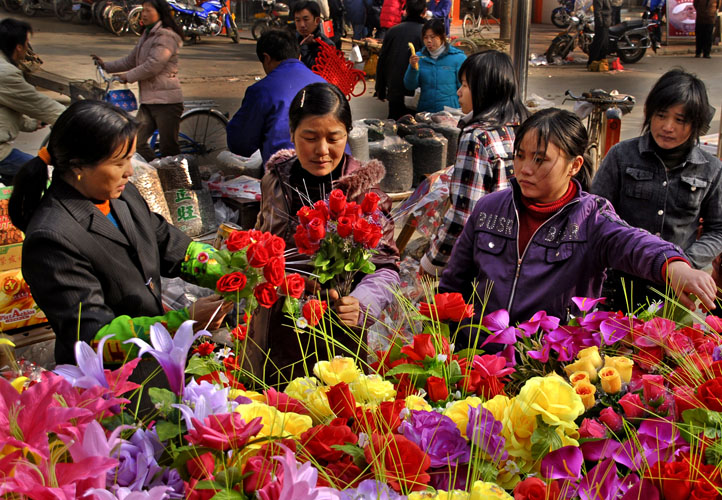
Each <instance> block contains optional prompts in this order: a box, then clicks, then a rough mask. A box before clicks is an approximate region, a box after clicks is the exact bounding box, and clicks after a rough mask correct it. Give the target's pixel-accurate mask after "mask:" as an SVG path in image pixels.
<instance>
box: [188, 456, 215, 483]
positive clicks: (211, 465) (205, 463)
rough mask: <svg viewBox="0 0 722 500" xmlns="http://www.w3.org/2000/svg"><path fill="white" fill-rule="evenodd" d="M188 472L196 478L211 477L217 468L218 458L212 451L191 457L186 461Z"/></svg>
mask: <svg viewBox="0 0 722 500" xmlns="http://www.w3.org/2000/svg"><path fill="white" fill-rule="evenodd" d="M186 468H187V469H188V474H189V475H190V476H191V477H192V478H194V479H200V480H204V479H211V478H212V477H213V471H214V470H215V468H216V459H215V458H214V457H213V453H211V452H210V451H208V452H206V453H204V454H202V455H199V456H197V457H193V458H191V459H190V460H189V461H187V462H186Z"/></svg>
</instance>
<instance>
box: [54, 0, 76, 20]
mask: <svg viewBox="0 0 722 500" xmlns="http://www.w3.org/2000/svg"><path fill="white" fill-rule="evenodd" d="M53 10H54V11H55V15H56V16H57V18H58V19H60V20H61V21H65V22H68V21H72V19H73V14H74V13H73V0H53Z"/></svg>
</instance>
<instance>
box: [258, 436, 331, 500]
mask: <svg viewBox="0 0 722 500" xmlns="http://www.w3.org/2000/svg"><path fill="white" fill-rule="evenodd" d="M278 446H280V447H281V448H282V449H283V451H284V454H283V456H274V457H273V458H274V459H275V460H276V461H278V463H280V464H281V468H282V469H283V473H282V474H283V480H282V481H279V482H280V483H282V484H281V488H280V491H279V492H278V496H275V497H274V498H279V499H280V498H283V499H286V498H288V499H291V498H292V499H293V500H341V494H340V493H339V492H338V491H336V490H334V489H333V488H327V487H317V486H316V481H317V479H318V471H317V470H316V469H315V468H314V467H313V466H312V465H311V462H306V463H304V464H303V465H300V464H299V463H298V462H297V461H296V456H295V455H294V454H293V452H292V451H291V450H289V449H288V448H287V447H285V446H284V445H282V444H279V445H278ZM279 476H280V474H279ZM263 493H265V492H263ZM259 497H260V498H261V500H270V498H269V497H268V495H267V494H262V492H259Z"/></svg>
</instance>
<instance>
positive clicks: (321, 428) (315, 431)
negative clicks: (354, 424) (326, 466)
mask: <svg viewBox="0 0 722 500" xmlns="http://www.w3.org/2000/svg"><path fill="white" fill-rule="evenodd" d="M357 442H358V436H356V434H355V433H354V432H353V431H352V430H351V428H350V427H349V426H348V425H346V421H345V420H343V419H340V418H339V419H335V420H333V421H332V422H331V423H330V424H328V425H317V426H316V427H311V428H310V429H309V430H307V431H306V432H304V433H303V434H301V444H302V445H303V448H302V450H303V453H305V454H306V455H308V457H309V458H312V459H314V460H319V459H320V460H325V461H327V462H336V461H337V460H341V458H343V456H344V455H345V452H343V451H341V450H339V449H336V448H333V446H335V445H340V446H343V445H345V444H356V443H357Z"/></svg>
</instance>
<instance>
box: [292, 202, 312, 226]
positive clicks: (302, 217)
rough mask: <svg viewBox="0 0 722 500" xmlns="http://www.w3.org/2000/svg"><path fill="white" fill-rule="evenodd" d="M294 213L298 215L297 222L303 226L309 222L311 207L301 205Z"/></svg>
mask: <svg viewBox="0 0 722 500" xmlns="http://www.w3.org/2000/svg"><path fill="white" fill-rule="evenodd" d="M296 215H297V216H298V222H300V223H301V224H302V225H304V226H305V225H306V224H308V223H309V222H311V219H312V215H313V209H312V208H311V207H305V206H304V207H301V208H299V209H298V212H296Z"/></svg>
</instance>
